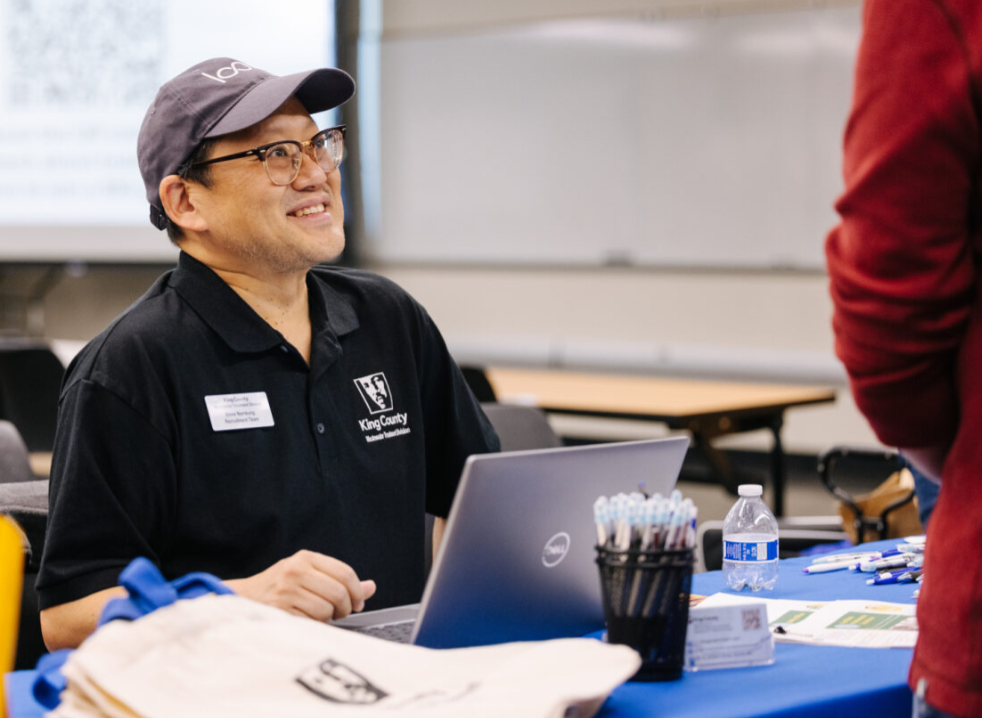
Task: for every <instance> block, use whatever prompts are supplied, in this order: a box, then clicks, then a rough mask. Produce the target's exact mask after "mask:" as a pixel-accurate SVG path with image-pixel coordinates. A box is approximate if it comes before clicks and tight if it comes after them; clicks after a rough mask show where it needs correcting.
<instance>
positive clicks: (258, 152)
mask: <svg viewBox="0 0 982 718" xmlns="http://www.w3.org/2000/svg"><path fill="white" fill-rule="evenodd" d="M347 130H348V126H347V125H336V126H335V127H328V128H327V129H324V130H321V131H320V132H318V133H317V134H316V135H314V136H313V137H311V138H310V139H309V140H305V141H304V142H299V141H298V140H277V141H276V142H268V143H267V144H265V145H260V146H259V147H253V148H252V149H251V150H245V151H243V152H236V153H235V154H231V155H223V156H221V157H212V158H211V159H210V160H202V161H201V162H194V163H193V164H190V165H187V167H189V168H190V167H202V166H204V165H211V164H215V163H216V162H227V161H228V160H238V159H242V158H244V157H257V158H258V159H259V161H260V162H262V163H263V168H264V169H265V170H266V176H267V177H268V178H269V181H270V182H273V184H275V185H277V186H278V187H283V186H285V185H288V184H290V183H291V182H294V181H295V180H296V179H297V177H299V176H300V167H301V165H302V164H303V162H302V161H301V163H300V164H299V165H297V171H296V174H294V175H293V179H291V180H290V182H283V183H279V182H274V181H273V178H272V177H271V176H270V174H269V165H267V164H266V153H267V152H268V151H269V150H270V148H272V147H276V146H277V145H295V146H296V147H298V148H299V149H300V154H301V155H307V157H310V158H311V159H313V160H314V162H316V163H317V166H318V167H320V166H321V165H320V162H317V159H316V158H315V157H314V156H313V154H312V153H311V152H309V151H308V148H311V147H313V146H314V141H315V140H316V139H317V138H318V137H320V136H321V135H327V134H328V133H330V132H340V133H341V157H339V158H338V163H337V164H336V165H334V167H332V168H331V169H329V170H328V169H324V168H323V167H321V169H323V170H324V171H325V172H333V171H334V170H336V169H337V168H338V167H340V166H341V160H342V159H344V137H345V133H346V132H347Z"/></svg>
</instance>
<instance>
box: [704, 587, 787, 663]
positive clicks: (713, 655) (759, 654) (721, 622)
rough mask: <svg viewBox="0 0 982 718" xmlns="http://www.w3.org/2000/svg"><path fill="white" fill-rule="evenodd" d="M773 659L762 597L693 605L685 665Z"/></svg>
mask: <svg viewBox="0 0 982 718" xmlns="http://www.w3.org/2000/svg"><path fill="white" fill-rule="evenodd" d="M773 662H774V639H773V638H772V636H771V631H770V628H769V627H768V625H767V607H766V606H765V604H764V602H763V601H756V602H755V601H749V600H747V601H741V602H740V603H727V604H724V605H712V606H704V605H699V606H693V607H692V608H690V609H689V630H688V631H686V634H685V669H686V670H687V671H705V670H709V669H712V668H741V667H743V666H766V665H770V664H771V663H773Z"/></svg>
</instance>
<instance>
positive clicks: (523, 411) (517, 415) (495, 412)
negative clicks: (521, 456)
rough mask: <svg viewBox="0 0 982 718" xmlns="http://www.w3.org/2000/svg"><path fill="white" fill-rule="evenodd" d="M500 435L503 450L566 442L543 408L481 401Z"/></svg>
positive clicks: (560, 444) (537, 447) (545, 446)
mask: <svg viewBox="0 0 982 718" xmlns="http://www.w3.org/2000/svg"><path fill="white" fill-rule="evenodd" d="M481 408H482V409H483V410H484V414H485V415H486V416H487V417H488V421H490V422H491V426H493V427H494V430H495V431H496V432H497V433H498V438H499V439H501V450H502V451H523V450H527V449H554V448H556V447H558V446H562V445H563V441H562V439H560V438H559V436H557V435H556V432H555V431H553V429H552V427H551V426H550V425H549V420H548V418H547V417H546V415H545V412H543V411H542V409H539V408H537V407H534V406H520V405H517V404H494V403H485V404H481Z"/></svg>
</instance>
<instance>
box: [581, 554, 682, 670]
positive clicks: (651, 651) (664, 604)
mask: <svg viewBox="0 0 982 718" xmlns="http://www.w3.org/2000/svg"><path fill="white" fill-rule="evenodd" d="M692 563H693V552H692V549H691V548H689V549H681V550H678V551H641V550H636V549H627V550H621V551H619V550H613V549H608V548H603V547H600V546H598V547H597V565H598V566H599V567H600V584H601V588H602V591H603V602H604V619H605V621H606V623H607V642H608V643H617V644H622V645H625V646H630V647H631V648H633V649H634V650H635V651H637V652H638V653H639V654H640V655H641V660H642V664H641V668H640V669H639V670H638V672H637V673H636V674H635V675H634V677H633V678H632V679H631V680H633V681H673V680H676V679H678V678H681V677H682V664H683V661H684V659H685V632H686V629H687V628H688V625H689V593H690V591H691V589H692Z"/></svg>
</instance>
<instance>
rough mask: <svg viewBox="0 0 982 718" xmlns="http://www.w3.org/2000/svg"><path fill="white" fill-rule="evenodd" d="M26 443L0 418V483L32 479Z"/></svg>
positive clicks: (17, 432) (12, 427) (33, 477)
mask: <svg viewBox="0 0 982 718" xmlns="http://www.w3.org/2000/svg"><path fill="white" fill-rule="evenodd" d="M35 478H36V477H35V476H34V472H33V471H31V462H30V459H29V457H28V454H27V445H26V444H25V443H24V439H23V437H21V435H20V432H19V431H17V427H16V426H14V425H13V424H12V423H10V422H9V421H5V420H3V419H0V484H10V483H18V482H22V481H33V480H34V479H35Z"/></svg>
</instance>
